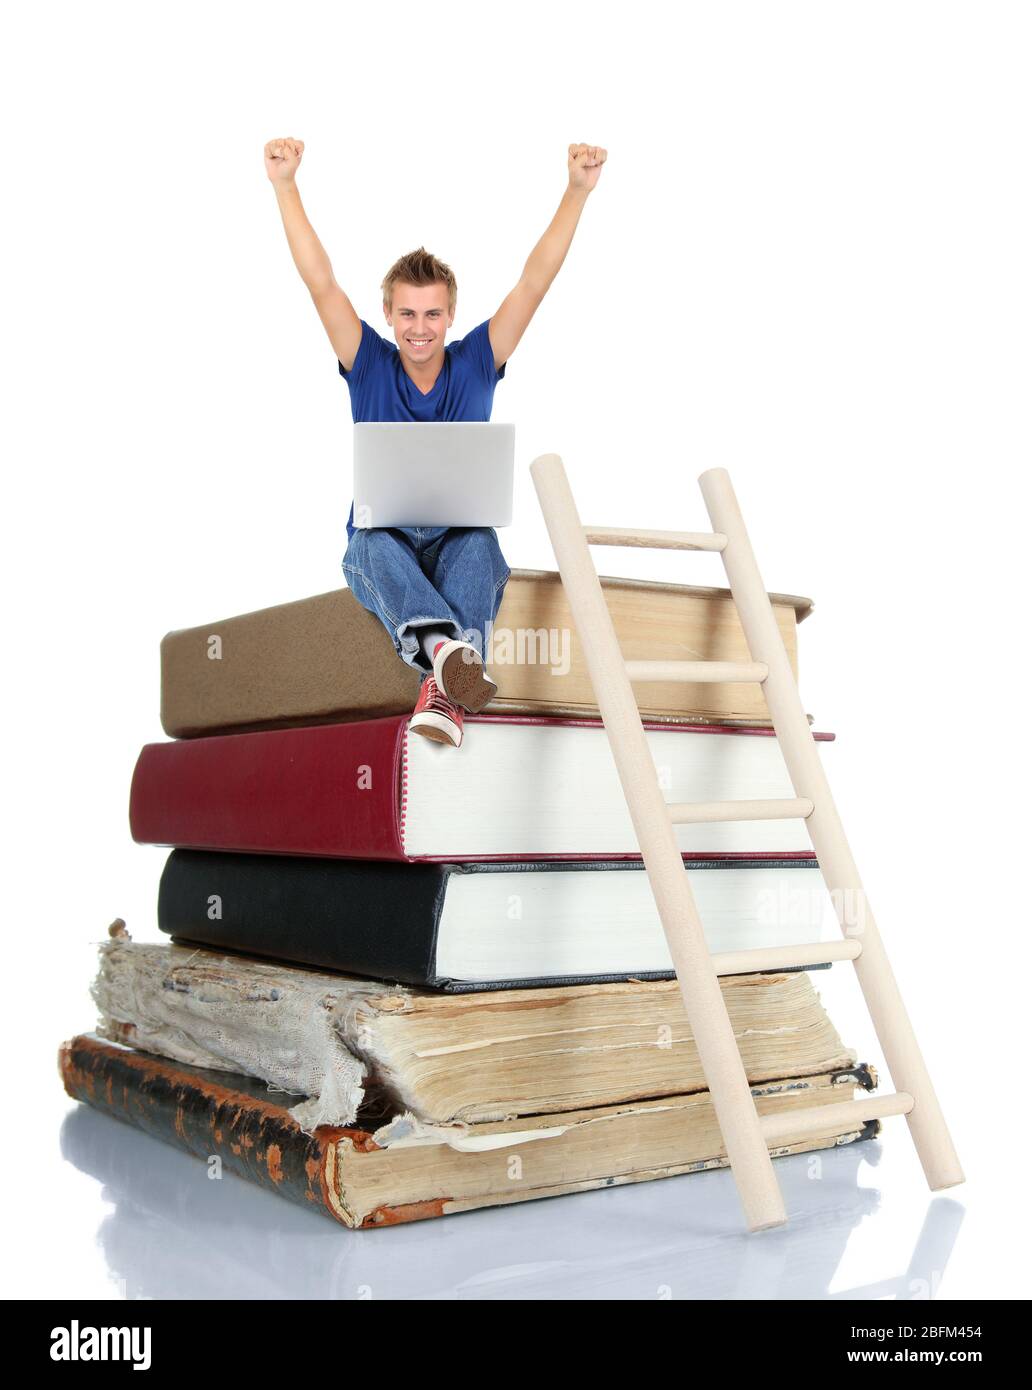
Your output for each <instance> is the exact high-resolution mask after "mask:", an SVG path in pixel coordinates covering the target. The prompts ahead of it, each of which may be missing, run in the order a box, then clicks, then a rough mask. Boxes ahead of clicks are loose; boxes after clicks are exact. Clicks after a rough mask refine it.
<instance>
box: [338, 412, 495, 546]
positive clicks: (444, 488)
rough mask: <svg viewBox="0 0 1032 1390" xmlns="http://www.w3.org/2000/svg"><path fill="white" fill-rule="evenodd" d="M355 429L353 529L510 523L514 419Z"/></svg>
mask: <svg viewBox="0 0 1032 1390" xmlns="http://www.w3.org/2000/svg"><path fill="white" fill-rule="evenodd" d="M354 428H355V487H354V492H355V521H354V524H355V526H356V527H357V528H358V529H363V528H367V527H371V526H511V525H512V479H513V461H514V459H515V455H516V426H515V425H493V424H490V423H488V422H486V421H465V420H463V421H452V420H431V421H412V422H411V423H409V422H407V421H384V422H376V423H363V424H357V425H355V427H354Z"/></svg>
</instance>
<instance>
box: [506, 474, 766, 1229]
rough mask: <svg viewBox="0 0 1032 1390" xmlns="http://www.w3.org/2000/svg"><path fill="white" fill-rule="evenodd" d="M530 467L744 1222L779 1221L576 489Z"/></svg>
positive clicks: (760, 1225)
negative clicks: (657, 911)
mask: <svg viewBox="0 0 1032 1390" xmlns="http://www.w3.org/2000/svg"><path fill="white" fill-rule="evenodd" d="M530 471H531V475H532V477H533V480H534V486H535V488H536V489H537V494H538V498H539V500H540V503H541V509H542V512H543V514H544V518H545V524H546V526H547V529H548V533H549V537H550V539H551V542H552V547H553V550H554V551H555V556H556V561H557V563H558V566H559V571H560V574H561V576H562V581H563V586H564V588H565V590H566V595H567V598H568V601H569V604H570V610H571V612H572V614H573V619H574V623H575V624H576V627H577V632H578V636H579V638H580V642H581V648H582V651H583V654H584V660H585V664H586V665H587V668H588V673H589V676H590V678H591V682H592V686H593V688H594V691H595V698H596V700H597V701H598V706H599V711H600V713H601V715H602V721H603V724H604V725H605V728H606V732H607V734H608V736H609V742H610V747H611V749H612V753H613V759H614V762H615V764H616V768H617V772H618V775H619V778H620V782H621V785H622V787H623V790H624V795H625V797H626V800H627V805H628V809H629V811H630V814H631V819H632V821H633V823H634V829H635V833H636V835H637V838H638V843H639V846H640V848H641V853H642V859H643V862H644V867H645V870H646V872H647V874H648V877H649V883H650V886H651V888H652V891H653V894H654V896H655V899H656V906H657V908H658V910H659V917H660V921H661V922H662V925H663V931H664V933H665V935H666V939H667V944H668V946H669V949H670V955H671V958H672V960H673V963H674V969H675V971H676V973H677V979H678V983H679V986H680V990H681V995H682V998H683V1000H684V1005H685V1010H686V1012H687V1015H688V1019H689V1022H690V1024H691V1028H692V1032H693V1035H694V1037H695V1040H696V1044H697V1046H698V1050H699V1059H700V1061H701V1063H702V1068H703V1072H704V1074H705V1077H706V1083H707V1086H708V1087H709V1091H710V1094H711V1096H712V1098H713V1106H714V1109H715V1111H716V1114H717V1120H718V1123H719V1125H720V1131H721V1135H722V1136H723V1139H724V1145H725V1148H726V1150H727V1155H728V1159H729V1162H730V1165H731V1172H732V1174H733V1176H734V1179H735V1183H736V1185H737V1187H738V1191H739V1194H740V1197H741V1201H742V1205H743V1207H744V1209H745V1215H746V1222H747V1224H748V1226H749V1228H750V1229H751V1230H762V1229H764V1228H765V1227H768V1226H777V1225H781V1224H783V1223H784V1221H785V1219H786V1216H785V1207H784V1202H783V1199H782V1196H781V1191H780V1189H779V1186H778V1182H777V1178H776V1177H775V1174H774V1169H773V1165H772V1163H771V1157H770V1152H769V1150H768V1147H767V1143H766V1140H765V1139H764V1137H763V1133H762V1130H761V1128H760V1122H759V1116H758V1113H757V1110H756V1106H755V1103H754V1100H753V1097H752V1093H751V1091H750V1089H749V1083H748V1080H747V1078H746V1075H745V1068H744V1066H743V1064H742V1059H741V1055H740V1053H739V1051H738V1045H737V1043H736V1041H735V1036H734V1030H733V1028H732V1026H731V1021H730V1019H729V1018H728V1015H727V1010H726V1009H725V1007H724V1002H723V997H722V995H721V991H720V984H719V981H718V978H717V973H716V970H715V969H714V966H713V961H712V958H711V956H710V952H709V949H708V947H707V945H706V940H705V937H704V935H703V930H702V923H701V921H700V919H699V914H698V909H697V908H696V905H695V898H694V894H693V893H692V890H691V886H690V884H689V881H688V875H687V874H686V873H685V871H684V864H683V861H682V859H681V852H680V849H679V847H678V844H677V837H676V833H675V830H674V825H673V822H672V821H671V819H670V814H669V811H668V809H667V805H666V801H665V799H664V797H663V794H662V791H661V790H660V787H659V782H658V779H657V777H656V768H655V764H654V762H653V760H652V755H651V753H650V752H649V747H648V743H647V741H646V737H645V730H644V727H643V725H642V722H641V713H640V711H639V709H638V705H637V701H636V699H635V696H634V691H633V690H632V688H631V683H630V680H629V679H628V676H627V671H626V668H625V666H624V659H623V655H622V653H621V651H620V645H619V642H618V641H617V637H616V632H615V630H614V628H613V622H612V618H611V616H610V613H609V609H608V607H607V605H606V601H605V596H604V594H603V592H602V585H601V583H600V581H599V577H598V573H597V571H596V569H595V565H594V562H593V560H592V558H591V552H590V550H589V549H588V543H587V540H586V538H585V532H584V528H583V526H582V525H581V521H580V518H579V516H578V513H577V507H576V503H575V502H574V499H573V493H572V492H571V490H570V485H569V482H568V481H567V478H566V473H565V470H564V468H563V465H562V460H561V459H560V458H559V457H558V455H556V454H545V455H542V456H541V457H540V458H537V459H535V460H534V462H533V463H532V464H531V468H530Z"/></svg>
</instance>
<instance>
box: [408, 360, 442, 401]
mask: <svg viewBox="0 0 1032 1390" xmlns="http://www.w3.org/2000/svg"><path fill="white" fill-rule="evenodd" d="M401 366H402V370H403V371H404V373H405V375H406V376H407V377H408V379H409V381H412V382H415V384H416V386H417V387H418V389H419V391H420V392H421V393H422V394H423V395H424V396H429V394H430V392H431V391H432V390H433V389H434V385H435V383H436V381H437V378H438V377H439V376H440V375H441V371H442V370H443V368H444V354H443V353H442V354H441V356H440V357H439V358H438V359H437V361H436V362H421V363H419V364H417V365H415V366H413V365H412V363H410V362H405V361H404V360H403V361H402V364H401Z"/></svg>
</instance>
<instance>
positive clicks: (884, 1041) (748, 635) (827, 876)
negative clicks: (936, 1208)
mask: <svg viewBox="0 0 1032 1390" xmlns="http://www.w3.org/2000/svg"><path fill="white" fill-rule="evenodd" d="M530 471H531V476H532V477H533V479H534V486H535V487H536V489H537V494H538V499H539V501H540V503H541V509H542V512H543V513H544V518H545V523H546V525H547V527H548V534H549V536H550V538H551V541H552V547H553V549H554V551H555V556H556V560H557V562H558V565H559V573H560V576H561V578H562V582H563V586H564V588H565V591H566V596H567V598H568V600H569V604H570V609H571V611H572V614H573V620H574V624H575V625H576V628H577V633H578V636H579V638H580V642H581V649H582V651H583V653H584V659H585V662H586V664H587V667H588V673H589V675H590V678H591V683H592V685H593V687H594V691H595V699H596V701H597V703H598V707H599V711H600V713H601V715H602V720H603V723H604V724H605V728H606V733H607V734H608V737H609V743H610V747H611V748H612V750H613V759H614V761H615V763H616V767H617V771H618V773H619V776H620V782H621V785H622V787H623V792H624V796H625V797H626V800H627V806H628V809H629V811H630V814H631V820H632V822H633V824H634V830H635V834H636V835H637V838H638V844H639V846H640V849H641V854H642V859H643V861H644V866H645V870H646V872H647V874H648V878H649V884H650V886H651V888H652V892H653V895H654V897H655V899H656V906H657V908H658V910H659V916H660V920H661V921H662V923H663V930H664V932H665V934H666V939H667V944H668V946H669V948H670V955H671V957H672V959H673V963H674V968H675V970H676V972H677V979H678V983H679V985H680V988H681V995H682V997H683V999H684V1006H685V1010H686V1012H687V1015H688V1020H689V1023H690V1025H691V1028H692V1032H693V1034H694V1037H695V1041H696V1044H697V1046H698V1049H699V1058H700V1061H701V1063H702V1067H703V1071H704V1073H705V1076H706V1082H707V1085H708V1086H709V1090H710V1094H711V1095H712V1097H713V1105H714V1109H715V1111H716V1115H717V1120H718V1123H719V1125H720V1131H721V1134H722V1136H723V1140H724V1145H725V1148H726V1150H727V1156H728V1160H729V1162H730V1165H731V1172H732V1174H733V1175H734V1179H735V1183H736V1184H737V1187H738V1193H739V1197H740V1199H741V1202H742V1206H743V1208H744V1210H745V1219H746V1222H747V1224H748V1227H749V1229H750V1230H752V1231H758V1230H763V1229H764V1228H766V1227H769V1226H779V1225H781V1224H782V1223H783V1222H784V1221H785V1220H786V1215H785V1207H784V1202H783V1201H782V1197H781V1192H780V1190H779V1188H778V1183H777V1179H776V1178H775V1176H774V1168H773V1165H772V1163H771V1159H770V1153H769V1152H768V1150H769V1148H772V1147H774V1148H776V1147H777V1146H778V1145H779V1144H780V1143H782V1142H783V1141H784V1140H785V1139H787V1138H788V1137H789V1136H791V1137H792V1138H793V1140H794V1139H796V1138H803V1137H805V1136H807V1135H812V1134H816V1133H821V1132H825V1133H827V1132H834V1130H835V1127H836V1126H838V1125H839V1124H840V1123H841V1126H842V1129H847V1128H851V1127H852V1126H854V1125H860V1124H861V1123H862V1122H864V1121H866V1120H871V1119H875V1118H878V1119H880V1118H882V1117H884V1116H887V1115H906V1117H907V1123H908V1124H909V1126H910V1133H911V1136H912V1138H913V1141H914V1146H915V1148H916V1149H917V1153H918V1156H919V1158H920V1160H921V1165H922V1167H923V1168H924V1172H925V1176H926V1178H927V1179H928V1185H929V1187H931V1188H933V1189H938V1188H943V1187H952V1186H954V1185H955V1184H956V1183H960V1182H963V1181H964V1175H963V1172H962V1171H961V1167H960V1163H959V1162H958V1159H957V1155H956V1152H955V1150H954V1147H953V1142H952V1140H951V1139H950V1135H949V1131H948V1130H947V1128H946V1122H945V1120H944V1119H943V1115H942V1111H941V1110H940V1108H939V1102H938V1100H937V1099H936V1096H935V1091H934V1089H933V1088H932V1082H931V1079H930V1077H929V1075H928V1071H927V1068H926V1067H925V1064H924V1060H923V1059H922V1057H921V1052H920V1049H919V1048H918V1045H917V1039H916V1037H915V1036H914V1031H913V1028H912V1027H911V1024H910V1020H909V1018H908V1017H907V1012H906V1009H905V1008H904V1005H903V999H902V996H901V995H900V992H899V988H898V986H897V984H896V981H895V978H894V976H893V973H892V968H891V966H890V965H889V960H888V956H887V955H886V953H885V948H884V946H883V944H882V940H881V937H880V935H879V933H878V928H877V926H876V925H875V921H874V917H873V915H872V913H871V911H870V908H869V907H868V906H867V900H866V896H865V894H864V890H863V885H862V884H861V881H860V875H859V873H858V872H857V867H856V864H855V862H854V860H853V856H852V854H851V853H850V849H849V845H848V843H847V841H846V836H845V831H844V830H843V828H842V822H841V821H840V820H839V816H838V812H837V811H836V809H835V803H834V802H833V800H832V796H831V791H830V789H829V787H828V783H827V780H826V778H825V775H824V769H823V767H822V766H821V762H820V759H819V758H818V755H817V747H816V744H815V743H814V740H813V736H812V734H811V732H810V726H809V724H808V722H807V718H806V714H805V712H804V710H803V706H802V702H801V700H800V697H799V691H798V688H797V685H796V681H795V678H794V676H793V674H792V668H791V666H790V664H789V660H788V653H787V652H786V650H785V645H784V642H783V641H782V639H781V634H780V633H779V631H778V626H777V621H776V619H775V617H774V610H773V608H772V607H771V603H770V599H769V598H768V596H767V588H766V585H765V584H764V583H763V580H762V579H761V577H760V571H759V568H758V566H757V564H756V558H755V556H754V554H753V550H752V546H751V544H750V542H749V536H748V533H747V532H746V529H745V523H744V521H743V520H742V514H741V512H740V510H739V507H738V501H737V499H736V497H735V494H734V490H733V488H732V487H731V479H730V478H729V476H728V474H727V472H726V471H725V470H724V469H723V468H711V469H708V470H707V471H706V472H705V473H703V474H702V476H701V477H700V478H699V486H700V487H701V489H702V495H703V498H704V500H705V502H706V507H707V510H708V511H709V516H710V522H711V524H712V526H713V531H712V532H703V533H697V532H691V531H633V530H624V529H623V528H620V527H605V526H583V525H582V524H581V521H580V517H579V516H578V513H577V507H576V504H575V503H574V500H573V493H572V492H571V490H570V485H569V482H568V481H567V477H566V471H565V469H564V468H563V464H562V460H561V459H560V458H559V457H558V456H557V455H556V454H544V455H542V457H541V458H538V459H535V460H534V462H533V463H532V464H531V467H530ZM590 545H623V546H647V547H651V548H657V549H667V550H714V551H717V552H719V554H720V555H721V556H722V558H723V561H724V568H725V570H726V571H727V578H728V583H729V585H730V588H731V596H732V598H733V600H734V603H735V606H736V608H737V610H738V616H739V619H740V621H741V625H742V630H743V631H744V633H745V639H746V642H747V644H748V647H749V653H750V656H751V658H752V659H751V661H749V662H742V663H736V662H727V661H625V660H624V658H623V655H622V653H621V651H620V646H619V643H618V641H617V638H616V633H615V631H614V628H613V623H612V619H611V617H610V615H609V609H608V608H607V606H606V601H605V597H604V596H603V593H602V585H601V583H600V582H599V577H598V574H597V572H596V570H595V566H594V562H593V561H592V558H591V552H590V550H589V549H588V547H589V546H590ZM672 680H673V681H690V682H703V681H705V682H716V681H719V682H725V681H756V682H759V684H761V685H762V687H763V692H764V695H765V697H766V701H767V708H768V710H769V712H770V717H771V720H772V722H773V725H774V732H775V734H776V736H777V739H778V743H779V745H780V747H781V751H782V753H783V755H784V759H785V763H786V765H787V767H788V772H789V775H790V777H791V780H792V786H793V789H794V790H795V793H796V795H795V798H794V799H787V800H761V801H715V802H698V803H692V802H688V803H671V802H668V801H667V800H666V798H665V797H664V796H663V793H662V791H661V789H660V787H659V779H658V777H657V775H656V768H655V764H654V763H653V760H652V755H651V753H650V751H649V746H648V743H647V741H646V737H645V730H644V727H643V725H642V722H641V712H640V711H639V709H638V704H637V700H636V699H635V695H634V691H633V690H632V688H631V683H632V681H642V682H643V681H672ZM780 817H786V818H788V817H791V818H797V817H799V818H802V819H803V820H804V821H805V823H806V827H807V829H808V831H809V833H810V839H811V840H812V841H813V847H814V850H815V851H816V854H817V861H818V864H819V866H820V869H821V872H822V873H823V875H824V881H825V884H826V886H827V888H828V890H829V893H830V895H831V898H832V901H833V903H834V905H835V910H836V914H837V916H838V920H839V925H840V926H841V928H842V935H843V940H842V942H841V943H838V942H824V943H821V944H819V945H817V946H813V945H809V946H786V947H785V948H784V949H770V948H767V949H763V950H756V951H745V952H735V953H734V954H733V955H730V956H716V957H714V956H711V955H710V953H709V950H708V948H707V946H706V941H705V937H704V935H703V930H702V924H701V922H700V920H699V913H698V909H697V908H696V905H695V897H694V895H693V893H692V889H691V885H690V883H689V879H688V874H687V873H686V872H685V869H684V863H683V860H682V858H681V851H680V849H679V847H678V844H677V837H676V834H675V831H674V826H675V825H685V824H689V823H696V822H702V821H730V820H760V819H768V818H780ZM841 960H851V961H852V962H853V966H854V968H855V969H856V973H857V978H858V979H859V981H860V987H861V989H862V990H863V994H864V999H865V1000H866V1003H867V1008H868V1011H869V1013H870V1015H871V1019H872V1021H873V1023H874V1026H875V1030H876V1032H877V1035H878V1040H879V1042H880V1044H881V1047H882V1051H883V1053H884V1055H885V1060H886V1062H887V1063H888V1066H889V1070H890V1072H891V1074H892V1082H893V1084H894V1085H895V1086H896V1087H897V1090H896V1092H895V1093H894V1094H892V1095H882V1096H872V1097H870V1098H866V1099H862V1100H853V1101H845V1102H842V1103H840V1104H836V1105H829V1106H821V1107H820V1108H819V1109H816V1110H814V1111H812V1112H807V1113H799V1112H791V1113H785V1114H779V1115H767V1116H764V1117H762V1118H761V1117H760V1115H759V1114H758V1113H757V1111H756V1106H755V1103H754V1101H753V1097H752V1093H751V1091H750V1089H749V1083H748V1081H747V1079H746V1075H745V1068H744V1067H743V1065H742V1059H741V1057H740V1055H739V1052H738V1046H737V1044H736V1042H735V1036H734V1032H733V1030H732V1027H731V1020H730V1019H729V1018H728V1015H727V1010H726V1008H725V1005H724V1001H723V996H722V994H721V990H720V984H719V980H718V970H719V971H720V973H723V974H739V973H742V972H746V971H750V970H775V969H784V968H786V967H789V966H805V965H813V964H816V963H818V962H824V961H841ZM839 1132H841V1130H840V1131H839Z"/></svg>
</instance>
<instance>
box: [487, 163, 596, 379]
mask: <svg viewBox="0 0 1032 1390" xmlns="http://www.w3.org/2000/svg"><path fill="white" fill-rule="evenodd" d="M606 158H607V154H606V151H605V150H604V149H602V148H601V146H599V145H571V146H570V148H569V151H568V158H567V170H568V173H569V179H570V181H569V184H568V185H567V188H566V192H565V193H564V194H563V197H562V202H561V203H560V204H559V209H558V211H557V212H556V214H555V216H554V217H553V218H552V221H551V222H550V224H549V226H548V230H547V231H546V232H545V234H544V236H543V237H542V238H541V240H540V241H539V242H538V244H537V245H536V246H535V247H534V249H533V251H531V253H530V255H529V257H528V258H527V264H526V265H525V266H524V267H523V274H522V275H521V276H520V279H519V283H518V284H517V285H516V288H515V289H513V290H511V291H510V292H509V294H508V295H506V297H505V299H504V300H503V301H502V304H501V306H500V308H499V309H498V312H497V313H496V314H495V316H494V317H493V318H492V320H491V322H490V324H489V326H488V336H489V337H490V340H491V351H492V352H493V353H494V359H495V370H496V371H497V370H498V368H499V367H501V365H502V363H503V362H507V361H508V360H509V357H510V356H511V354H512V353H513V352H514V351H515V349H516V345H517V344H518V343H519V341H520V339H521V338H522V337H523V334H524V332H525V331H526V328H527V325H528V324H529V323H530V321H531V319H532V318H533V317H534V314H535V313H536V312H537V307H538V305H539V304H540V303H541V301H542V300H543V299H544V297H545V295H546V294H547V293H548V287H549V286H550V285H551V283H552V281H553V280H554V279H555V277H556V276H557V275H558V273H559V267H560V266H561V265H562V263H563V261H565V259H566V253H567V251H569V249H570V243H571V242H572V241H573V234H574V232H575V231H576V230H577V223H578V222H579V221H580V215H581V213H582V212H583V211H584V204H585V203H586V202H587V200H588V195H589V194H590V192H591V190H592V189H593V188H594V187H595V185H596V184H597V183H598V180H599V175H600V174H601V173H602V165H603V164H604V163H605V162H606Z"/></svg>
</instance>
